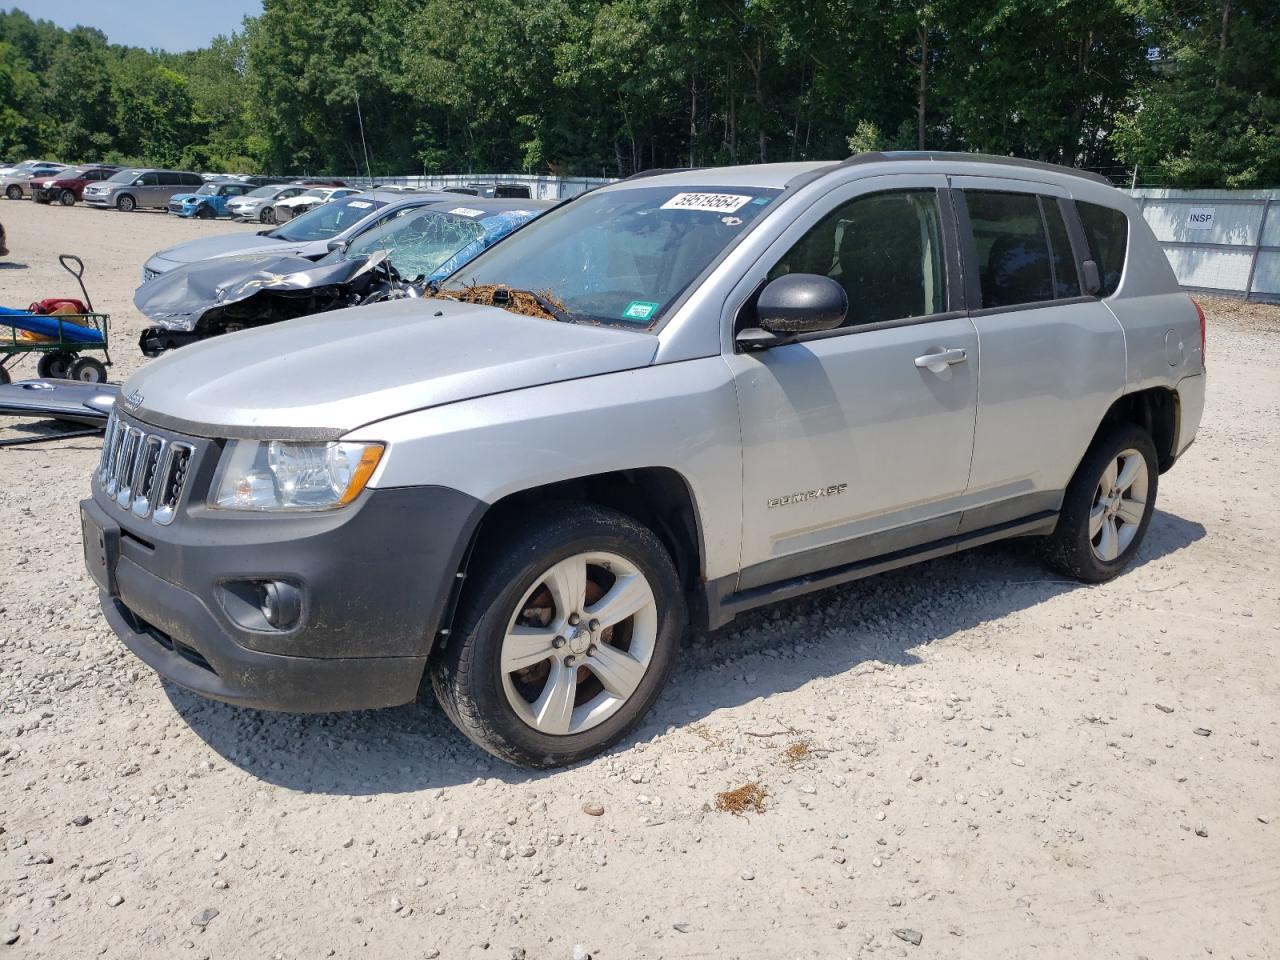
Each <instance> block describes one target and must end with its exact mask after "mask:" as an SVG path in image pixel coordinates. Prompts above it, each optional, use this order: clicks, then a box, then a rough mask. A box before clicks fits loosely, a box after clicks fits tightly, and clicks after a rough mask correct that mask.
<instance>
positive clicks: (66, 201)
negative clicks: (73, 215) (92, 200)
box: [58, 190, 76, 207]
mask: <svg viewBox="0 0 1280 960" xmlns="http://www.w3.org/2000/svg"><path fill="white" fill-rule="evenodd" d="M58 202H59V203H60V204H62V205H63V206H64V207H74V206H75V205H76V192H75V191H74V190H63V191H62V192H61V193H59V194H58Z"/></svg>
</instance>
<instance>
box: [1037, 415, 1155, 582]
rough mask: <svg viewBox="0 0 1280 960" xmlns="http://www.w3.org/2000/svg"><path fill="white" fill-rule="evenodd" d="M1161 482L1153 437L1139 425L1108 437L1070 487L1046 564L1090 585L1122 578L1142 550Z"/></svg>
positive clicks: (1123, 427)
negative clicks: (1157, 488) (1119, 576)
mask: <svg viewBox="0 0 1280 960" xmlns="http://www.w3.org/2000/svg"><path fill="white" fill-rule="evenodd" d="M1158 482H1159V468H1158V464H1157V462H1156V448H1155V444H1154V443H1153V442H1152V440H1151V436H1150V434H1148V433H1147V432H1146V431H1145V430H1143V429H1142V428H1141V427H1137V426H1134V425H1133V424H1121V425H1118V426H1116V427H1113V428H1112V429H1110V430H1109V431H1107V432H1106V433H1104V434H1102V435H1101V436H1100V437H1099V438H1098V439H1097V440H1095V441H1094V444H1093V446H1092V447H1090V448H1089V452H1088V453H1086V454H1085V457H1084V459H1083V460H1082V461H1081V462H1080V466H1079V467H1078V468H1077V469H1076V473H1075V476H1074V477H1072V478H1071V483H1070V484H1068V486H1067V492H1066V496H1065V497H1064V498H1063V502H1062V511H1061V513H1060V514H1059V517H1058V526H1057V529H1056V530H1054V532H1053V533H1052V534H1050V535H1049V536H1048V537H1046V538H1045V541H1044V545H1043V550H1042V554H1043V556H1044V559H1045V560H1046V562H1048V564H1049V565H1050V566H1052V567H1054V568H1055V569H1056V570H1058V571H1059V572H1061V573H1064V574H1066V575H1067V576H1069V577H1074V578H1075V579H1077V580H1083V581H1085V582H1086V583H1102V582H1104V581H1106V580H1110V579H1111V578H1112V577H1114V576H1116V575H1118V574H1119V573H1120V572H1121V571H1122V570H1124V568H1125V567H1127V566H1128V565H1129V562H1130V561H1131V560H1132V559H1133V557H1134V554H1136V553H1137V552H1138V547H1139V546H1141V545H1142V538H1143V537H1144V536H1145V535H1146V532H1147V527H1148V526H1149V525H1150V523H1151V514H1152V511H1153V510H1154V509H1155V503H1156V487H1157V485H1158Z"/></svg>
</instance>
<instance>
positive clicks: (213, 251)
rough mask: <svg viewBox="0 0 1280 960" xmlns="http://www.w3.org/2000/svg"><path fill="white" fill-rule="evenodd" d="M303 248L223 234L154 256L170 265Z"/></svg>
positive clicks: (245, 235) (250, 235)
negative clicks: (240, 254) (233, 255)
mask: <svg viewBox="0 0 1280 960" xmlns="http://www.w3.org/2000/svg"><path fill="white" fill-rule="evenodd" d="M303 246H305V244H301V243H289V241H287V240H277V239H275V238H274V237H261V236H259V235H258V234H256V233H248V232H246V233H224V234H220V235H219V236H216V237H201V238H200V239H199V240H188V241H187V242H186V243H180V244H178V245H177V246H176V247H169V248H168V249H167V250H161V251H160V252H159V253H157V254H156V256H157V257H159V258H160V259H161V260H168V261H170V262H172V263H195V262H196V261H197V260H207V259H209V258H210V257H227V256H231V255H232V254H238V253H265V252H266V251H267V250H268V249H269V250H270V251H271V252H272V253H276V252H279V253H284V252H285V251H286V250H297V249H299V248H300V247H303Z"/></svg>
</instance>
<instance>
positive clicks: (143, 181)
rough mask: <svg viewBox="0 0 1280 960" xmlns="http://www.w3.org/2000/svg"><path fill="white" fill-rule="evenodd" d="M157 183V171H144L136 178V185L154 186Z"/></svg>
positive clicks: (158, 175)
mask: <svg viewBox="0 0 1280 960" xmlns="http://www.w3.org/2000/svg"><path fill="white" fill-rule="evenodd" d="M159 185H160V174H158V173H144V174H143V175H142V176H141V177H139V178H138V186H140V187H155V186H159Z"/></svg>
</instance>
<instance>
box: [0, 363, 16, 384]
mask: <svg viewBox="0 0 1280 960" xmlns="http://www.w3.org/2000/svg"><path fill="white" fill-rule="evenodd" d="M12 381H13V378H12V377H10V376H9V371H8V370H6V369H5V368H4V367H0V385H3V384H6V383H11V382H12Z"/></svg>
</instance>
